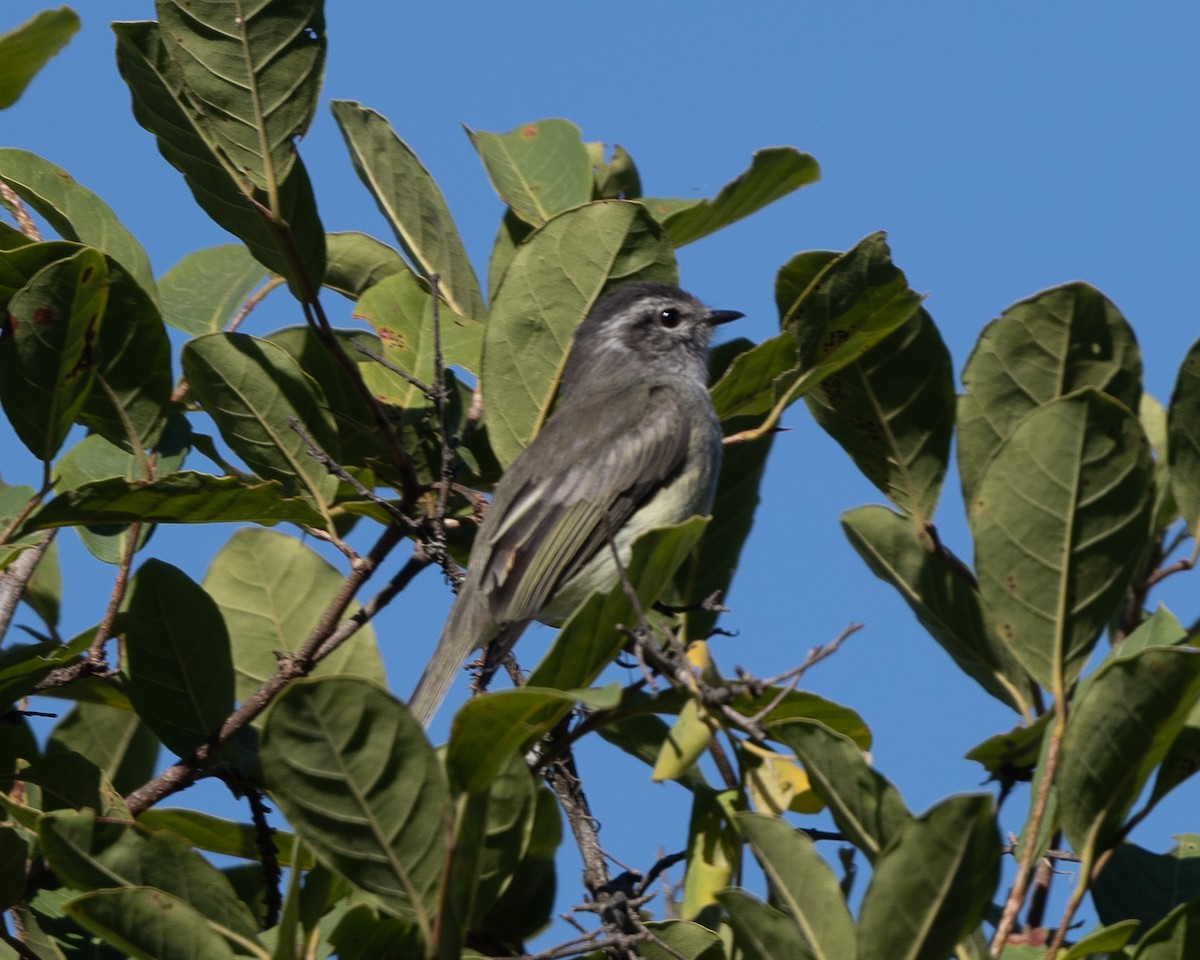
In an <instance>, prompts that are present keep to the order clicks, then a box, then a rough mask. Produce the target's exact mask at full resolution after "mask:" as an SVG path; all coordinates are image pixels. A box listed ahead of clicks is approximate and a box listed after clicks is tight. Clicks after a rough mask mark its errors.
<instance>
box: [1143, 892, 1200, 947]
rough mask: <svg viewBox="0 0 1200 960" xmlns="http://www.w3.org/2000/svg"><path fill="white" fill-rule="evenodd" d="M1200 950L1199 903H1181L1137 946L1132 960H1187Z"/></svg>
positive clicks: (1194, 901)
mask: <svg viewBox="0 0 1200 960" xmlns="http://www.w3.org/2000/svg"><path fill="white" fill-rule="evenodd" d="M1198 949H1200V901H1197V900H1193V901H1191V902H1190V903H1181V904H1180V905H1179V906H1177V907H1176V908H1175V909H1174V910H1172V911H1171V912H1170V913H1169V914H1167V915H1166V916H1165V917H1164V918H1163V919H1162V920H1161V921H1160V922H1159V923H1157V924H1156V925H1155V926H1154V927H1153V928H1151V929H1150V930H1147V931H1146V935H1145V936H1143V937H1142V939H1141V941H1140V942H1139V943H1138V948H1137V951H1136V952H1135V953H1134V954H1133V960H1188V958H1189V957H1192V956H1194V955H1195V954H1196V951H1197V950H1198Z"/></svg>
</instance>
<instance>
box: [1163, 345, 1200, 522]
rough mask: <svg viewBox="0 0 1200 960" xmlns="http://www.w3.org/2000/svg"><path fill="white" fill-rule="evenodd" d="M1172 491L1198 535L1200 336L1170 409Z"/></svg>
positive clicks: (1188, 356) (1182, 367)
mask: <svg viewBox="0 0 1200 960" xmlns="http://www.w3.org/2000/svg"><path fill="white" fill-rule="evenodd" d="M1167 451H1168V464H1169V466H1170V472H1171V493H1172V494H1174V496H1175V503H1176V504H1178V506H1179V510H1180V512H1181V513H1182V514H1183V518H1184V520H1186V521H1187V525H1188V527H1189V528H1191V532H1192V535H1193V536H1195V535H1196V534H1197V531H1198V530H1200V340H1197V341H1196V342H1195V343H1193V344H1192V345H1191V347H1190V348H1189V349H1188V352H1187V354H1186V355H1185V356H1184V358H1183V363H1182V364H1181V365H1180V367H1179V376H1178V378H1177V379H1176V381H1175V389H1174V391H1173V392H1172V393H1171V404H1170V407H1168V409H1167Z"/></svg>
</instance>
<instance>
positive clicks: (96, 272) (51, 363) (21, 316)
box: [0, 248, 108, 460]
mask: <svg viewBox="0 0 1200 960" xmlns="http://www.w3.org/2000/svg"><path fill="white" fill-rule="evenodd" d="M107 302H108V268H107V265H106V263H105V260H104V255H103V254H102V253H100V252H99V251H98V250H92V249H90V248H84V249H82V250H80V251H79V252H78V253H76V254H75V255H74V256H72V257H69V258H67V259H65V260H58V261H55V262H53V263H51V264H48V265H47V266H45V267H43V268H42V269H40V270H38V271H37V273H35V274H34V275H33V277H32V278H31V279H30V281H29V283H28V284H26V285H25V286H24V287H22V288H21V289H20V290H18V291H17V292H16V293H15V294H13V296H12V299H11V300H10V301H9V303H8V322H7V329H6V331H5V335H4V336H3V337H0V403H3V405H4V409H5V411H6V412H7V414H8V419H9V421H10V422H11V423H12V426H13V430H14V431H15V432H16V434H17V436H18V437H20V439H21V442H22V443H24V444H25V446H26V447H28V448H29V451H30V453H32V454H33V455H34V456H35V457H37V458H38V459H39V460H51V459H53V458H54V455H55V454H56V453H57V452H58V449H59V447H60V446H62V442H63V440H64V439H65V438H66V435H67V431H68V430H69V429H70V427H71V423H72V421H73V420H74V419H75V417H77V416H78V415H79V413H80V411H81V410H82V409H83V405H84V403H85V402H86V401H87V397H88V393H89V392H90V391H91V389H92V384H93V382H94V380H95V370H94V367H93V356H92V342H93V340H94V339H95V338H96V337H97V336H98V335H99V332H100V322H101V319H102V318H103V316H104V308H105V305H106V304H107Z"/></svg>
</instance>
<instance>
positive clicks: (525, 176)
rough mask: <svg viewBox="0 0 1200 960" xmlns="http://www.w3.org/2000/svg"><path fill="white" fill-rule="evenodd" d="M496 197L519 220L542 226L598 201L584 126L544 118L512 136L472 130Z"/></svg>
mask: <svg viewBox="0 0 1200 960" xmlns="http://www.w3.org/2000/svg"><path fill="white" fill-rule="evenodd" d="M467 136H468V137H470V138H471V144H472V145H473V146H474V147H475V149H476V151H478V153H479V158H480V159H481V160H482V161H483V167H484V169H485V170H486V171H487V175H488V179H489V180H491V182H492V186H493V187H494V188H495V190H496V193H498V194H499V195H500V199H501V200H503V201H504V202H505V203H506V204H508V206H509V207H510V208H511V209H512V211H513V213H515V214H516V215H517V216H518V217H520V218H521V219H522V220H524V221H525V222H526V223H529V224H531V225H533V226H535V227H540V226H542V225H543V224H545V223H547V222H548V221H550V220H551V219H553V218H554V217H555V216H557V215H558V214H560V213H562V212H563V211H564V210H569V209H571V208H572V207H578V206H580V205H581V204H584V203H587V202H588V201H589V200H591V199H592V166H591V159H590V158H589V157H588V151H587V147H586V146H585V145H584V143H583V138H582V136H581V135H580V132H579V128H578V127H577V126H575V124H573V123H571V122H570V121H569V120H538V121H535V122H534V123H524V124H522V125H521V126H519V127H516V128H515V129H513V130H510V131H509V132H508V133H486V132H483V131H474V130H470V129H468V130H467Z"/></svg>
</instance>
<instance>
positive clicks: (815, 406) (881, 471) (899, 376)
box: [804, 310, 955, 529]
mask: <svg viewBox="0 0 1200 960" xmlns="http://www.w3.org/2000/svg"><path fill="white" fill-rule="evenodd" d="M804 399H805V402H806V403H807V404H808V409H809V412H810V413H812V415H813V419H814V420H816V421H817V423H818V424H820V425H821V427H822V428H823V429H824V430H825V431H826V432H827V433H828V434H829V435H830V436H832V437H833V438H834V439H835V440H836V441H837V442H838V443H839V444H841V446H842V449H844V450H845V451H846V453H848V454H849V455H850V457H851V459H852V460H854V462H855V464H857V465H858V468H859V469H860V470H861V471H862V472H863V475H864V476H866V478H867V479H868V480H870V481H871V482H872V483H873V484H875V486H876V487H878V488H879V489H880V490H881V491H882V492H883V493H884V495H885V496H887V498H888V499H889V500H891V501H892V502H893V503H894V504H896V506H897V507H898V508H899V509H900V512H901V513H903V514H904V515H905V516H907V517H910V518H911V519H912V521H913V523H914V525H915V526H916V528H917V529H920V528H921V526H922V525H923V524H925V523H927V522H929V521H930V520H932V518H933V513H934V510H935V508H936V507H937V501H938V494H939V493H940V492H941V487H942V479H943V478H944V477H945V475H946V465H947V462H948V460H949V457H950V435H951V432H952V431H953V429H954V403H955V396H954V373H953V370H952V369H951V365H950V352H949V351H948V350H947V349H946V345H945V344H944V343H943V342H942V338H941V335H940V334H939V333H938V329H937V327H936V326H935V325H934V322H933V318H932V317H930V316H929V314H928V313H926V312H925V311H924V310H918V311H917V312H916V313H915V314H913V316H912V317H911V318H910V319H909V320H907V321H906V322H905V323H904V325H903V326H901V327H900V328H899V329H897V330H896V331H895V332H894V333H892V334H890V335H889V336H887V337H885V338H884V339H883V340H881V341H880V342H879V343H878V344H877V345H876V346H874V347H872V348H871V349H870V350H868V351H867V352H866V353H864V354H863V355H862V356H861V357H859V358H858V359H857V360H856V361H854V362H853V363H850V364H847V365H846V366H845V367H843V368H842V369H841V370H839V371H838V372H837V373H835V374H833V375H832V376H829V377H826V378H825V379H824V380H822V381H821V383H820V384H818V385H817V387H816V388H815V389H814V390H812V391H810V392H809V393H808V394H807V395H806V396H805V398H804Z"/></svg>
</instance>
